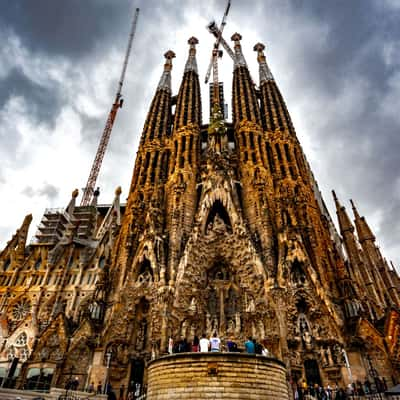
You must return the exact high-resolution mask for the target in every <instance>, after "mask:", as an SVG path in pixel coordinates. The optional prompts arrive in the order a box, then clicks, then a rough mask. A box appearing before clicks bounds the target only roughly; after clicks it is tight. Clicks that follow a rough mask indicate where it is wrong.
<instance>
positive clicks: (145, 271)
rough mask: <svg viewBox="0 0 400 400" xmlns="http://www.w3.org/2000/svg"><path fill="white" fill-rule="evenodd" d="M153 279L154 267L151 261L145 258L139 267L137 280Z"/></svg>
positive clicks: (147, 280) (143, 281)
mask: <svg viewBox="0 0 400 400" xmlns="http://www.w3.org/2000/svg"><path fill="white" fill-rule="evenodd" d="M152 281H153V269H152V268H151V264H150V261H149V260H148V259H147V258H145V259H144V260H143V261H142V263H141V264H140V267H139V273H138V278H137V282H139V283H149V282H152Z"/></svg>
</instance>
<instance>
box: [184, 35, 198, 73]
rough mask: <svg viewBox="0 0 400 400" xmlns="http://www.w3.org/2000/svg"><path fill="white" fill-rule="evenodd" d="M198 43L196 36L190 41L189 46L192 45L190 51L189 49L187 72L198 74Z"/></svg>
mask: <svg viewBox="0 0 400 400" xmlns="http://www.w3.org/2000/svg"><path fill="white" fill-rule="evenodd" d="M198 43H199V41H198V40H197V38H195V37H194V36H192V37H191V38H190V39H189V40H188V44H190V49H189V58H188V60H187V62H186V65H185V72H189V71H194V72H196V73H197V62H196V44H198Z"/></svg>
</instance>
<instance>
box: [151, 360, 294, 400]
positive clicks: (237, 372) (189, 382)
mask: <svg viewBox="0 0 400 400" xmlns="http://www.w3.org/2000/svg"><path fill="white" fill-rule="evenodd" d="M147 384H148V386H147V398H148V399H149V400H171V399H174V400H178V399H179V400H180V399H185V400H188V399H193V400H195V399H196V400H200V399H211V398H212V399H241V400H261V399H262V400H280V399H282V400H287V399H289V395H288V388H287V384H286V369H285V366H284V364H283V363H282V362H281V361H279V360H276V359H275V358H269V357H263V356H256V355H252V354H245V353H180V354H173V355H169V356H164V357H161V358H158V359H156V360H153V361H151V362H150V364H149V367H148V379H147Z"/></svg>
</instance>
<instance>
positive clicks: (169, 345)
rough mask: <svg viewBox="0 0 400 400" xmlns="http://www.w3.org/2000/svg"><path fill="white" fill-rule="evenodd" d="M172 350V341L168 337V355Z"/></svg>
mask: <svg viewBox="0 0 400 400" xmlns="http://www.w3.org/2000/svg"><path fill="white" fill-rule="evenodd" d="M173 348H174V339H172V337H171V336H170V337H169V339H168V353H169V354H172V353H173Z"/></svg>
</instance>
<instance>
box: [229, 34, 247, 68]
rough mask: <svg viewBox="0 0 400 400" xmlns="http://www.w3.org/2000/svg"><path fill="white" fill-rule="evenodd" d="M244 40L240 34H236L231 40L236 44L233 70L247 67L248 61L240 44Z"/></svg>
mask: <svg viewBox="0 0 400 400" xmlns="http://www.w3.org/2000/svg"><path fill="white" fill-rule="evenodd" d="M241 39H242V35H241V34H240V33H237V32H236V33H234V34H233V35H232V37H231V40H233V41H234V42H235V47H234V49H235V60H234V64H233V68H234V69H236V68H239V67H246V68H247V64H246V60H245V59H244V56H243V53H242V45H241V44H240V40H241Z"/></svg>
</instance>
